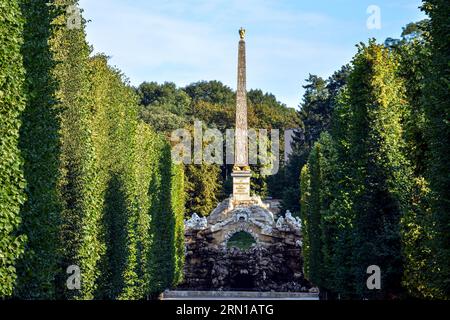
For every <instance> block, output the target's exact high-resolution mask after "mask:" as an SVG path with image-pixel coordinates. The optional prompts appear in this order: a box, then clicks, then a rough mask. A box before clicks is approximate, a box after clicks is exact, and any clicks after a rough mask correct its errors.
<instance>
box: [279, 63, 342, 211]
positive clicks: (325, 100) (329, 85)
mask: <svg viewBox="0 0 450 320" xmlns="http://www.w3.org/2000/svg"><path fill="white" fill-rule="evenodd" d="M349 72H350V68H349V66H343V67H342V68H341V70H339V71H337V72H335V73H334V74H333V75H332V76H331V77H330V78H329V79H328V80H324V79H322V78H320V77H318V76H316V75H309V78H308V79H307V80H306V81H307V85H305V86H303V87H304V88H305V90H306V91H305V94H304V97H303V101H302V103H301V105H300V107H301V109H300V110H299V111H298V117H299V118H300V120H299V122H298V123H299V125H298V126H296V128H298V129H299V130H297V131H295V134H294V142H293V144H292V149H293V150H292V155H291V156H290V158H289V161H288V163H287V164H286V174H285V182H284V185H287V186H288V187H287V188H285V190H284V194H283V197H282V199H283V201H282V202H283V208H284V210H291V211H293V212H300V207H299V203H300V196H301V195H300V185H299V177H300V170H301V168H302V167H303V166H304V165H305V164H306V162H307V161H308V156H309V153H310V152H311V149H312V146H313V145H314V143H315V142H316V141H317V140H318V139H319V137H320V135H321V133H322V132H325V131H328V130H329V129H330V126H331V118H332V112H333V110H334V109H335V105H336V99H337V96H338V95H339V93H340V92H341V90H342V88H343V87H344V86H345V85H346V83H347V78H348V74H349Z"/></svg>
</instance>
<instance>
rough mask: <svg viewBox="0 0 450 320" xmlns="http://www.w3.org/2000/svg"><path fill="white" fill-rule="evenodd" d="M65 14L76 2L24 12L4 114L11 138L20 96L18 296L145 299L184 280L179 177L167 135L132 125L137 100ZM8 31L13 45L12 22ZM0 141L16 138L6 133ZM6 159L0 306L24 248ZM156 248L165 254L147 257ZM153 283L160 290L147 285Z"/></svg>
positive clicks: (26, 6) (28, 6)
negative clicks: (72, 276)
mask: <svg viewBox="0 0 450 320" xmlns="http://www.w3.org/2000/svg"><path fill="white" fill-rule="evenodd" d="M71 5H77V1H69V0H54V1H50V2H48V1H44V0H36V1H35V0H33V1H31V0H24V1H23V2H22V8H21V10H22V12H23V14H24V17H25V20H26V24H25V28H24V32H23V36H24V45H23V46H22V54H23V57H24V66H25V68H26V71H27V86H26V90H23V89H21V84H22V83H21V82H20V81H16V82H15V83H14V85H15V86H16V87H15V90H16V92H15V93H16V94H17V99H18V100H16V101H15V104H14V105H15V106H16V108H17V109H16V110H15V113H13V112H11V115H12V116H13V115H14V116H15V117H16V118H15V119H14V118H11V119H10V120H11V123H12V124H13V125H15V128H16V131H17V130H18V128H19V126H18V124H19V121H18V119H17V117H18V115H20V111H21V109H20V108H23V106H21V104H20V101H23V100H20V99H22V98H21V96H20V94H24V92H26V96H27V105H26V109H25V111H24V114H23V122H24V125H23V126H22V128H21V132H20V148H21V151H22V153H23V155H24V159H25V166H24V172H25V179H26V181H27V183H28V188H27V190H26V192H27V196H28V201H27V202H26V204H25V205H24V206H23V208H22V210H21V215H22V218H23V223H22V225H21V227H20V232H21V233H23V234H25V235H27V236H28V239H29V240H28V242H27V244H26V248H25V255H24V256H23V258H22V259H21V260H20V263H19V264H18V273H19V280H18V283H17V286H16V288H15V296H16V297H19V298H26V299H55V298H58V299H60V298H67V299H94V298H110V299H143V298H145V297H147V296H149V295H150V294H151V293H154V292H157V291H158V290H160V291H162V290H164V289H165V288H166V287H169V286H171V285H173V284H175V283H178V282H179V281H180V280H181V278H182V272H181V270H182V267H183V262H184V260H183V259H184V238H183V236H184V224H183V216H184V193H183V188H184V186H183V183H184V174H183V168H181V167H178V166H174V165H172V162H171V157H170V145H169V143H168V141H167V140H166V139H165V137H162V136H159V135H157V134H155V133H154V132H153V131H152V130H151V129H150V128H149V127H148V126H147V125H146V124H144V123H140V122H139V121H138V97H137V96H136V94H135V91H134V89H133V88H131V87H130V86H129V84H128V83H127V81H126V80H125V79H124V76H123V75H122V74H121V73H120V71H118V70H116V69H114V68H111V67H109V66H108V63H107V57H105V56H103V55H99V56H95V57H92V58H90V57H89V54H90V53H91V50H90V47H89V46H88V44H87V42H86V35H85V31H84V25H85V21H84V20H82V21H81V28H79V29H69V28H67V19H68V18H69V16H68V12H67V11H68V10H67V9H68V8H69V6H71ZM11 8H15V10H16V13H17V14H19V13H20V10H19V7H18V5H17V4H16V6H15V7H11ZM18 21H19V20H18ZM16 28H17V29H16V35H17V37H18V39H19V40H20V34H21V24H20V23H17V25H16ZM11 32H12V30H11ZM19 40H17V39H16V42H15V50H16V52H15V55H16V58H17V64H13V66H15V67H16V68H18V69H17V75H16V77H17V78H18V79H20V77H21V76H23V70H20V65H21V64H20V63H21V60H20V41H19ZM11 52H12V51H11ZM13 53H14V52H13ZM8 61H11V58H10V60H8ZM3 70H7V69H2V72H3ZM2 91H3V88H2ZM11 93H13V92H11ZM2 108H3V104H2ZM9 110H10V111H13V108H9ZM2 120H3V117H2ZM8 133H9V134H11V135H12V137H14V135H15V137H16V140H17V138H18V132H15V131H14V130H13V128H8ZM4 137H7V136H6V135H2V139H4ZM11 150H12V151H14V150H13V149H11ZM11 159H12V160H13V164H14V166H15V167H14V169H17V170H16V172H15V174H16V178H15V180H14V181H15V182H17V185H14V184H13V183H12V182H11V183H5V184H2V186H3V185H5V186H7V187H8V188H10V189H11V190H13V189H12V188H15V190H16V192H17V198H16V199H15V200H16V201H15V203H14V205H12V204H11V205H10V204H8V206H7V207H8V209H9V210H12V212H14V211H15V212H16V215H15V216H14V219H11V221H7V223H6V224H5V226H6V228H7V229H5V230H8V231H9V232H11V237H10V238H6V237H5V239H10V240H11V243H12V244H11V245H10V244H8V250H11V252H14V256H13V255H11V256H9V257H8V259H9V260H8V263H9V264H10V266H8V268H7V269H6V270H8V272H9V273H10V278H9V279H10V280H9V282H8V283H6V286H7V288H6V286H5V288H6V289H3V288H2V290H4V291H2V295H3V296H10V295H11V293H12V286H13V281H14V261H15V259H17V257H18V255H19V254H20V253H21V252H20V250H19V249H18V246H19V245H20V243H21V241H22V240H23V239H24V237H23V236H21V237H16V238H14V236H13V231H15V228H17V226H18V224H19V222H20V219H19V216H18V214H17V213H18V210H19V205H20V203H21V202H23V199H24V197H23V194H22V195H21V193H20V191H21V189H22V188H23V187H24V183H23V179H21V178H20V177H21V171H20V168H21V161H20V157H19V153H18V150H17V148H16V158H11ZM4 172H5V173H7V171H5V170H2V175H3V174H4ZM2 178H3V176H2ZM0 199H1V200H3V199H2V198H0ZM8 199H12V200H14V198H12V197H9V198H8ZM0 204H3V203H2V202H0ZM2 214H3V212H2ZM166 223H167V224H166ZM159 232H164V235H159V234H157V233H159ZM3 238H4V237H2V245H3V243H6V240H3ZM161 239H164V240H167V242H165V241H164V243H161V242H159V240H161ZM8 241H9V240H8ZM14 246H15V247H14ZM163 246H165V247H166V248H167V250H165V252H164V253H163V254H156V255H155V252H156V251H157V249H156V247H158V248H160V247H163ZM13 249H14V250H13ZM2 251H3V249H2ZM5 252H7V249H5ZM155 256H157V259H156V258H155ZM71 265H77V266H78V267H80V270H81V289H80V290H69V289H67V287H66V280H67V278H68V276H69V275H67V274H66V269H67V268H68V267H69V266H71ZM1 271H2V272H3V269H1ZM156 278H158V279H164V280H163V281H160V282H158V283H159V284H158V285H154V284H153V283H152V281H153V279H156ZM5 279H6V276H5Z"/></svg>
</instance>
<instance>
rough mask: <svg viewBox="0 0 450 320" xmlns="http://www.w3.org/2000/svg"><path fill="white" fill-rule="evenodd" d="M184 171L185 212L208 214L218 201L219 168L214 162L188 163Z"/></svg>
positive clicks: (188, 213)
mask: <svg viewBox="0 0 450 320" xmlns="http://www.w3.org/2000/svg"><path fill="white" fill-rule="evenodd" d="M185 171H186V184H185V192H186V214H187V215H188V216H191V215H192V214H193V213H194V212H195V213H197V214H200V215H202V216H208V215H209V214H210V213H211V212H212V210H213V209H214V208H215V207H216V206H217V204H218V203H219V195H220V187H221V180H220V179H221V177H220V174H221V170H220V167H219V166H218V165H214V164H202V165H196V164H190V165H187V166H186V168H185Z"/></svg>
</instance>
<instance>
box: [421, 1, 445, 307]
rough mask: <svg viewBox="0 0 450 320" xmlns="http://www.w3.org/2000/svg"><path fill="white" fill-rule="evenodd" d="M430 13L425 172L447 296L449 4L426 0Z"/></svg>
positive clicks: (437, 282)
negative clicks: (428, 183) (427, 159)
mask: <svg viewBox="0 0 450 320" xmlns="http://www.w3.org/2000/svg"><path fill="white" fill-rule="evenodd" d="M423 9H424V11H425V12H426V13H427V14H428V15H429V16H430V19H431V22H430V26H429V30H428V31H429V33H430V36H431V66H430V68H429V70H428V71H429V72H428V74H427V79H426V81H425V89H424V102H425V113H426V117H427V125H428V130H427V140H428V143H429V146H430V154H429V162H428V168H427V169H428V176H429V180H430V188H431V192H432V202H431V207H432V212H433V214H432V221H433V225H434V228H433V229H434V231H435V237H434V239H433V255H434V258H435V261H434V265H435V266H434V270H433V280H432V281H433V286H434V287H435V288H436V289H437V291H438V293H437V294H435V297H439V298H446V299H449V298H450V280H449V279H450V192H449V191H450V166H449V163H450V152H449V150H450V122H449V119H450V64H449V61H450V37H449V34H450V6H449V3H448V1H446V0H427V1H424V3H423Z"/></svg>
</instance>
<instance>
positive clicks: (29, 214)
mask: <svg viewBox="0 0 450 320" xmlns="http://www.w3.org/2000/svg"><path fill="white" fill-rule="evenodd" d="M21 4H22V12H23V15H24V18H25V27H24V33H23V37H24V45H23V48H22V54H23V59H24V65H25V68H26V72H27V79H26V80H27V81H26V85H27V86H26V93H27V104H26V109H25V112H24V115H23V126H22V128H21V132H20V148H21V150H22V153H23V155H24V159H25V166H24V171H25V178H26V180H27V185H28V187H27V189H26V192H27V196H28V201H27V202H26V203H25V205H24V207H23V208H22V210H21V215H22V219H23V224H22V226H21V231H22V232H23V233H25V234H27V237H28V241H27V244H26V248H25V256H24V258H23V259H22V260H21V261H20V263H19V264H18V270H19V273H20V277H19V281H18V285H17V287H16V295H17V296H18V297H21V298H27V299H33V298H41V299H51V298H55V297H56V289H55V286H56V284H55V277H56V274H57V273H58V272H60V267H59V266H58V262H59V257H60V253H59V249H58V248H59V247H58V246H59V243H60V241H59V225H60V214H59V213H60V211H61V209H62V202H61V199H60V196H59V193H58V179H59V177H60V171H59V167H60V149H61V144H60V136H59V131H60V128H61V124H60V117H61V108H60V105H59V104H58V99H57V97H56V89H57V87H58V81H57V79H56V77H55V76H54V74H53V69H54V68H55V65H56V61H55V60H54V57H53V53H52V52H51V48H50V43H49V40H50V38H51V37H52V34H53V30H54V28H55V26H52V21H53V20H54V17H55V12H54V10H53V8H52V7H50V6H47V1H43V0H36V1H35V0H23V1H21Z"/></svg>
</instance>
